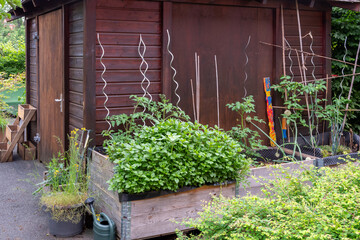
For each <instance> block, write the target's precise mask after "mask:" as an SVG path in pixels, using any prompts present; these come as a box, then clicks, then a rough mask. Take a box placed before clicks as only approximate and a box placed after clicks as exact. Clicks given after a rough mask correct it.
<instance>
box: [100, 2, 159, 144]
mask: <svg viewBox="0 0 360 240" xmlns="http://www.w3.org/2000/svg"><path fill="white" fill-rule="evenodd" d="M96 32H97V33H99V34H100V40H101V43H102V44H103V46H104V50H105V55H104V58H103V63H104V64H105V65H106V68H107V71H106V73H105V74H104V78H105V80H106V81H107V83H108V85H107V87H106V89H105V92H106V94H107V95H108V96H109V100H108V102H107V104H106V106H107V107H108V108H109V110H110V114H111V115H114V114H120V113H130V112H132V109H133V108H132V105H133V104H132V102H131V101H129V96H130V95H133V94H138V95H142V94H143V91H142V89H141V85H140V83H141V81H142V79H143V77H142V75H141V73H140V71H139V66H140V64H141V59H140V57H139V54H138V44H139V40H140V37H139V35H140V34H142V37H143V40H144V42H145V44H146V47H147V50H146V54H145V59H146V61H147V63H148V64H149V70H148V72H147V75H146V76H147V77H148V78H149V79H150V81H151V86H150V88H149V92H150V93H151V94H152V95H153V97H154V98H155V99H157V97H158V94H159V93H160V92H161V80H160V79H161V34H162V33H161V3H159V2H141V1H117V0H98V1H97V6H96ZM101 54H102V51H101V48H100V45H99V43H98V42H97V45H96V144H97V145H101V144H102V140H103V139H102V137H101V134H100V133H101V131H102V130H104V129H107V128H108V125H107V123H106V122H105V121H104V118H105V116H106V114H107V111H106V110H105V108H104V101H105V97H104V95H103V93H102V88H103V87H104V83H103V81H102V79H101V73H102V71H103V68H102V66H101V63H100V57H101Z"/></svg>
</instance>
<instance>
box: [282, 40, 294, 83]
mask: <svg viewBox="0 0 360 240" xmlns="http://www.w3.org/2000/svg"><path fill="white" fill-rule="evenodd" d="M284 40H285V42H286V45H288V47H289V53H288V58H289V60H290V67H289V71H290V73H291V82H292V81H294V72H293V70H292V68H293V65H294V62H293V60H292V58H291V52H292V50H291V45H290V43H289V42H288V41H287V40H286V38H285V39H284Z"/></svg>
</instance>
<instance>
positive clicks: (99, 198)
mask: <svg viewBox="0 0 360 240" xmlns="http://www.w3.org/2000/svg"><path fill="white" fill-rule="evenodd" d="M315 162H316V160H307V161H302V162H297V163H287V164H282V166H284V167H286V168H288V169H289V170H288V171H294V170H298V169H300V170H302V169H308V168H309V167H310V166H311V165H316V164H315ZM89 166H90V175H91V181H90V187H89V188H90V189H89V190H90V194H93V195H94V196H95V207H96V209H97V211H98V212H105V213H106V214H107V215H108V216H109V217H110V218H112V219H113V220H114V222H115V223H116V226H117V234H118V236H119V237H121V239H122V240H128V239H146V238H152V237H156V236H162V235H168V234H173V233H174V232H175V230H176V229H180V230H190V229H187V228H186V227H185V226H182V225H179V224H176V223H174V220H175V221H177V222H181V221H182V219H184V218H187V217H196V216H197V212H198V211H200V210H201V209H202V207H201V206H202V204H203V201H211V198H212V196H218V195H219V194H220V193H221V194H222V195H224V196H226V197H236V196H245V195H246V194H248V193H249V192H250V193H252V194H262V192H261V189H262V187H263V186H264V184H265V183H266V182H267V181H266V180H264V181H263V182H260V183H259V182H258V181H255V180H254V179H253V177H263V178H265V179H273V178H275V177H274V176H273V174H274V171H277V170H276V169H275V168H274V167H272V166H268V167H259V168H253V169H252V170H251V174H250V176H249V177H248V182H249V186H248V187H247V189H246V190H245V189H244V186H241V185H240V186H238V185H236V184H235V183H232V184H229V185H226V186H203V187H200V188H196V189H192V190H189V191H185V192H177V193H172V194H167V195H163V196H159V197H154V198H148V199H143V200H134V201H122V202H120V201H119V195H118V193H115V192H112V191H109V190H108V187H109V185H108V184H107V181H108V180H109V179H110V178H111V177H112V176H113V167H114V164H113V163H111V162H110V161H109V160H108V158H107V156H104V155H102V154H100V153H98V152H96V151H93V152H92V160H91V162H90V165H89Z"/></svg>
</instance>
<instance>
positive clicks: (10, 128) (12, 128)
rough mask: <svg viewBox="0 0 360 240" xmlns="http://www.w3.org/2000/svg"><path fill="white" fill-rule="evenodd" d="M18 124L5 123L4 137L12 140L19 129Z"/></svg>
mask: <svg viewBox="0 0 360 240" xmlns="http://www.w3.org/2000/svg"><path fill="white" fill-rule="evenodd" d="M19 129H20V126H19V125H7V126H6V133H5V134H6V138H7V139H8V140H9V141H10V142H12V141H13V140H14V138H15V136H16V134H17V132H18V131H19Z"/></svg>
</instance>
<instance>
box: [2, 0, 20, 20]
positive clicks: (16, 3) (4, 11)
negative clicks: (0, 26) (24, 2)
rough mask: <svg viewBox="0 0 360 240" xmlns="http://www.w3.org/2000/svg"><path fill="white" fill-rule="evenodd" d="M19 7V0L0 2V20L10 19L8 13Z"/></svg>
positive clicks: (3, 0)
mask: <svg viewBox="0 0 360 240" xmlns="http://www.w3.org/2000/svg"><path fill="white" fill-rule="evenodd" d="M17 6H21V0H0V20H1V19H4V18H10V14H9V13H8V11H9V10H10V9H15V8H16V7H17Z"/></svg>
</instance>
